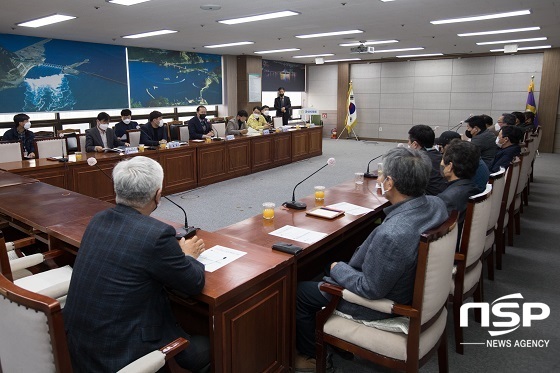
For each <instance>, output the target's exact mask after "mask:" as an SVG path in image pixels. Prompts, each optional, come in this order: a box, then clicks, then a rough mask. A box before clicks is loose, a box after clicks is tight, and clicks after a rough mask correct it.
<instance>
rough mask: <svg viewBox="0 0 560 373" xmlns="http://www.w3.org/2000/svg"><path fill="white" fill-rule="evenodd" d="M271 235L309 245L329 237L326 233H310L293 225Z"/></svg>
mask: <svg viewBox="0 0 560 373" xmlns="http://www.w3.org/2000/svg"><path fill="white" fill-rule="evenodd" d="M269 234H271V235H273V236H277V237H281V238H287V239H290V240H294V241H299V242H304V243H307V244H312V243H315V242H317V241H319V240H322V239H323V238H325V237H327V234H326V233H322V232H315V231H310V230H309V229H303V228H297V227H293V226H291V225H285V226H283V227H282V228H279V229H277V230H275V231H272V232H270V233H269Z"/></svg>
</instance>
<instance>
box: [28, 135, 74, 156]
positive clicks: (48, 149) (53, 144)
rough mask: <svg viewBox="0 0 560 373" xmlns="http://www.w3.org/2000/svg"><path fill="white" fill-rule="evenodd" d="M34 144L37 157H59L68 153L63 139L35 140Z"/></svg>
mask: <svg viewBox="0 0 560 373" xmlns="http://www.w3.org/2000/svg"><path fill="white" fill-rule="evenodd" d="M34 144H35V155H36V156H37V158H49V157H60V156H66V154H68V153H67V152H66V144H65V141H64V139H54V138H51V139H43V140H35V141H34Z"/></svg>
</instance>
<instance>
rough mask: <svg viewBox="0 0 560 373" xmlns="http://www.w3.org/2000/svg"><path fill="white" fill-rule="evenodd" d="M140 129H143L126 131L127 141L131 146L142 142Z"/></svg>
mask: <svg viewBox="0 0 560 373" xmlns="http://www.w3.org/2000/svg"><path fill="white" fill-rule="evenodd" d="M140 131H141V130H127V131H126V142H127V143H129V144H130V146H133V147H136V146H138V144H140Z"/></svg>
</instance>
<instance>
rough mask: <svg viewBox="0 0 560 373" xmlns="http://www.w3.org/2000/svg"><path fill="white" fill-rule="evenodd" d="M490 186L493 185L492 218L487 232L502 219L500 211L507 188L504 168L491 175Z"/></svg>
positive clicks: (489, 220)
mask: <svg viewBox="0 0 560 373" xmlns="http://www.w3.org/2000/svg"><path fill="white" fill-rule="evenodd" d="M489 183H490V184H492V208H491V210H490V218H489V219H488V226H487V227H486V231H488V230H489V229H493V228H494V227H495V226H496V223H497V222H498V218H499V217H500V209H501V207H502V201H503V198H504V189H505V187H506V170H504V169H503V168H502V169H500V171H498V172H495V173H493V174H491V175H490V181H489Z"/></svg>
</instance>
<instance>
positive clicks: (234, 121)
mask: <svg viewBox="0 0 560 373" xmlns="http://www.w3.org/2000/svg"><path fill="white" fill-rule="evenodd" d="M248 116H249V115H248V114H247V112H246V111H245V110H239V111H238V112H237V117H235V118H231V119H230V120H229V121H228V122H227V125H226V136H227V135H244V134H246V133H247V132H248V130H247V117H248Z"/></svg>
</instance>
